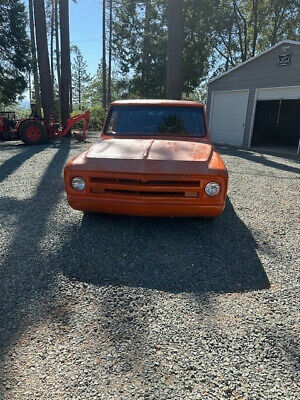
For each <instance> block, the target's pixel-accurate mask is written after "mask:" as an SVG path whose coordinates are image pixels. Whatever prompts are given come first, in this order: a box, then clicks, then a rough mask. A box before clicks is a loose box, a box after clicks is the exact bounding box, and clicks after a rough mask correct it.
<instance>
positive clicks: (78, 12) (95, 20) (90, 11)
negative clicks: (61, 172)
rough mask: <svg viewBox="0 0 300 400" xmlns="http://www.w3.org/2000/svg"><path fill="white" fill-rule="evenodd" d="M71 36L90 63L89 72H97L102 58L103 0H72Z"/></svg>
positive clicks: (73, 42)
mask: <svg viewBox="0 0 300 400" xmlns="http://www.w3.org/2000/svg"><path fill="white" fill-rule="evenodd" d="M70 38H71V43H72V44H73V45H76V46H78V47H79V49H80V51H81V52H82V55H83V57H84V59H85V61H86V62H87V64H88V72H89V73H90V74H95V73H96V71H97V67H98V64H99V63H100V61H101V58H102V1H101V0H78V2H77V4H75V3H73V1H72V0H70Z"/></svg>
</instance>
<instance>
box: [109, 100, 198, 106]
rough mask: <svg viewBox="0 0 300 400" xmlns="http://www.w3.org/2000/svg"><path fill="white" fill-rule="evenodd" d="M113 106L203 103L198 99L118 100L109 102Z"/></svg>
mask: <svg viewBox="0 0 300 400" xmlns="http://www.w3.org/2000/svg"><path fill="white" fill-rule="evenodd" d="M111 105H113V106H138V105H141V106H142V105H145V106H147V105H149V106H178V107H204V106H203V104H201V103H199V102H198V101H189V100H164V99H161V100H156V99H153V100H142V99H135V100H118V101H114V102H112V103H111Z"/></svg>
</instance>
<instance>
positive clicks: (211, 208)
mask: <svg viewBox="0 0 300 400" xmlns="http://www.w3.org/2000/svg"><path fill="white" fill-rule="evenodd" d="M68 202H69V204H70V206H71V207H72V208H74V209H75V210H81V211H88V212H95V213H105V214H118V215H132V216H144V217H217V216H218V215H220V214H221V213H222V212H223V210H224V208H225V202H222V203H219V204H213V205H209V204H203V205H202V204H199V203H197V204H195V202H193V201H191V204H189V203H188V202H183V203H180V202H176V204H175V203H167V202H148V201H147V202H146V201H134V200H125V199H124V200H123V199H122V200H118V199H112V198H108V199H103V198H102V199H91V198H88V197H81V198H74V197H72V198H71V197H68Z"/></svg>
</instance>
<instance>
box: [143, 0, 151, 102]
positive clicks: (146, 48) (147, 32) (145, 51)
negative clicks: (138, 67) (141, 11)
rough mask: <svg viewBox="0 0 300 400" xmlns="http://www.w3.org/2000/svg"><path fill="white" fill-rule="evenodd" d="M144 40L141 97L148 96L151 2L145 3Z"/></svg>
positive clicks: (149, 0) (147, 0) (148, 0)
mask: <svg viewBox="0 0 300 400" xmlns="http://www.w3.org/2000/svg"><path fill="white" fill-rule="evenodd" d="M145 3H146V4H145V20H144V38H143V59H142V90H141V93H142V96H143V97H144V98H147V97H148V96H149V67H150V62H151V61H150V57H149V52H150V40H149V39H150V19H151V15H150V12H151V7H152V4H151V0H146V2H145Z"/></svg>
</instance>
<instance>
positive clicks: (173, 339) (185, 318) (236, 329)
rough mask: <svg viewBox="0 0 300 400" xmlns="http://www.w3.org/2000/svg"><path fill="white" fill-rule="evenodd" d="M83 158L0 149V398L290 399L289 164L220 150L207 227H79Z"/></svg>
mask: <svg viewBox="0 0 300 400" xmlns="http://www.w3.org/2000/svg"><path fill="white" fill-rule="evenodd" d="M90 140H91V141H94V140H95V137H92V138H91V139H90ZM87 147H88V144H77V143H75V142H69V141H64V142H62V143H56V144H52V145H49V146H38V147H27V146H25V145H22V144H21V143H18V142H6V143H0V160H1V166H0V183H1V189H0V192H1V197H0V218H1V222H0V240H1V244H0V274H1V275H0V364H1V366H0V399H1V400H6V399H7V400H8V399H14V400H27V399H28V400H29V399H30V400H32V399H33V400H34V399H47V400H48V399H51V400H56V399H68V400H71V399H74V400H75V399H76V400H77V399H80V400H81V399H93V400H94V399H103V400H104V399H105V400H110V399H118V400H119V399H122V400H123V399H124V400H128V399H153V400H166V399H176V400H185V399H193V400H194V399H212V400H216V399H235V400H246V399H248V400H250V399H251V400H262V399H267V400H277V399H278V400H279V399H280V400H282V399H284V400H292V399H295V400H296V399H299V397H300V391H299V381H300V380H299V375H298V373H299V369H298V367H299V358H298V357H299V330H300V321H299V298H300V290H299V248H300V243H299V225H300V219H299V209H300V208H299V205H300V204H299V191H300V190H299V189H300V183H299V182H300V181H299V172H300V169H299V163H298V162H297V161H296V160H295V159H287V158H283V157H277V156H271V155H263V154H259V153H256V152H250V151H244V150H234V149H229V148H225V147H224V148H220V152H221V154H222V155H223V158H224V161H225V162H226V164H227V166H228V169H229V174H230V189H229V198H228V203H227V207H226V210H225V212H224V214H223V215H222V216H221V217H220V218H218V219H217V220H216V221H215V222H213V223H212V224H209V223H205V222H203V221H202V220H200V219H165V218H159V219H143V218H133V217H117V216H105V215H96V216H83V215H82V213H80V212H76V211H73V210H71V209H70V208H69V206H68V204H67V202H66V198H65V193H64V186H63V181H62V170H63V166H64V165H65V163H66V161H67V160H68V159H70V158H71V157H73V156H75V155H76V154H78V153H79V152H81V151H82V150H84V149H85V148H87Z"/></svg>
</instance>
